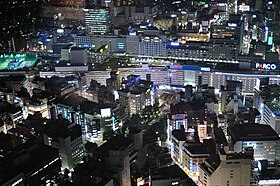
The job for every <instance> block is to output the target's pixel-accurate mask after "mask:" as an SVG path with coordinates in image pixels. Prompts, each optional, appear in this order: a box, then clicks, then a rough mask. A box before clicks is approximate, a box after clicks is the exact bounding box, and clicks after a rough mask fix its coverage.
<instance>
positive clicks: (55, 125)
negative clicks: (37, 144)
mask: <svg viewBox="0 0 280 186" xmlns="http://www.w3.org/2000/svg"><path fill="white" fill-rule="evenodd" d="M45 126H46V131H45V132H44V134H43V141H44V144H46V145H48V146H51V147H54V148H56V149H58V150H59V156H60V159H61V162H62V168H68V169H72V168H73V167H74V166H75V165H77V164H78V163H80V161H81V160H82V158H83V155H84V147H83V142H82V130H81V126H80V125H75V124H72V125H69V123H68V121H67V122H66V120H56V121H49V122H48V123H47V124H46V125H45Z"/></svg>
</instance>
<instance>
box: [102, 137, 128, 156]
mask: <svg viewBox="0 0 280 186" xmlns="http://www.w3.org/2000/svg"><path fill="white" fill-rule="evenodd" d="M131 144H132V141H131V140H130V139H129V138H126V137H123V136H120V135H117V136H114V137H112V138H110V139H109V140H108V141H107V142H106V143H104V144H103V145H101V146H100V147H99V148H98V149H99V151H100V152H103V153H108V151H109V150H117V151H123V150H124V149H126V148H127V147H128V146H129V145H131Z"/></svg>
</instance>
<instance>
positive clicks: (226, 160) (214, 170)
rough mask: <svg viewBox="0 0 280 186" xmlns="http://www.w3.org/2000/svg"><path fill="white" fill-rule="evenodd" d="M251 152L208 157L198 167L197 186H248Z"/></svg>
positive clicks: (224, 153) (221, 152) (221, 153)
mask: <svg viewBox="0 0 280 186" xmlns="http://www.w3.org/2000/svg"><path fill="white" fill-rule="evenodd" d="M252 153H253V152H250V151H248V152H245V153H226V152H225V151H224V150H221V151H219V154H218V155H213V156H210V157H209V158H208V159H207V160H206V161H205V162H204V163H202V164H201V166H200V167H199V180H198V182H199V185H203V186H213V185H225V186H226V185H240V186H249V185H250V179H251V160H252V158H253V157H252Z"/></svg>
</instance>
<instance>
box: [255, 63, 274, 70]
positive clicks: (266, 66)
mask: <svg viewBox="0 0 280 186" xmlns="http://www.w3.org/2000/svg"><path fill="white" fill-rule="evenodd" d="M251 67H252V68H255V69H259V70H278V69H279V66H278V65H277V64H274V63H253V64H252V65H251Z"/></svg>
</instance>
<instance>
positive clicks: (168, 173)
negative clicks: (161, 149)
mask: <svg viewBox="0 0 280 186" xmlns="http://www.w3.org/2000/svg"><path fill="white" fill-rule="evenodd" d="M174 178H180V179H181V180H187V185H188V186H196V184H195V183H194V182H193V181H192V179H191V178H190V177H188V175H187V174H186V173H185V172H184V171H183V170H182V169H181V168H180V167H179V166H178V165H171V166H169V167H164V168H160V169H158V171H157V172H154V173H153V175H152V180H165V179H174Z"/></svg>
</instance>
